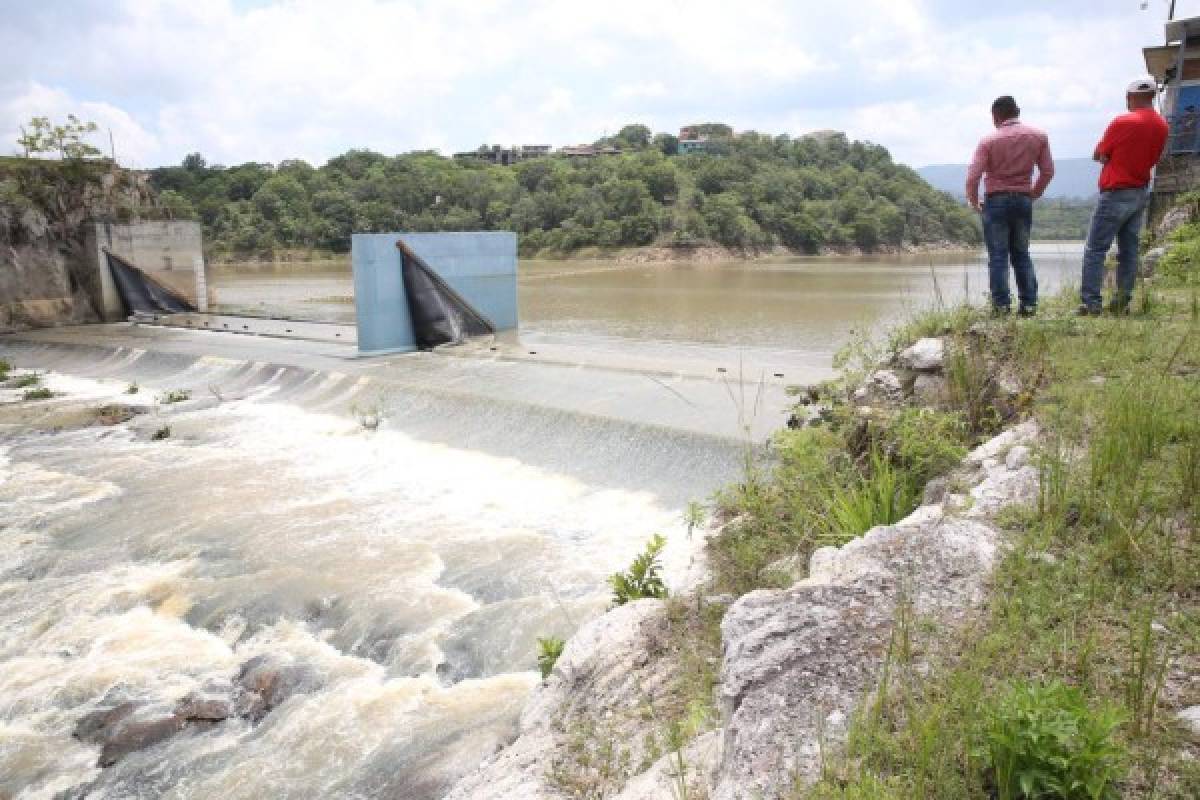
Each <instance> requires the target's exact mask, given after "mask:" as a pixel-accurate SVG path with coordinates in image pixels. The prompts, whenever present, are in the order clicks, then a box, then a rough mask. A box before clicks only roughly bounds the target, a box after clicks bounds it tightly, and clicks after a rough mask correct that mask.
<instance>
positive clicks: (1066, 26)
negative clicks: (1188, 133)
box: [0, 0, 1161, 165]
mask: <svg viewBox="0 0 1200 800" xmlns="http://www.w3.org/2000/svg"><path fill="white" fill-rule="evenodd" d="M1068 5H1071V6H1072V7H1076V8H1085V7H1086V8H1090V9H1092V10H1091V11H1090V12H1088V13H1087V14H1086V15H1084V14H1080V13H1078V12H1073V13H1070V14H1067V13H1059V14H1058V15H1057V16H1056V13H1057V11H1056V10H1057V9H1059V8H1060V5H1059V4H1057V3H1056V4H1054V5H1053V6H1047V5H1046V4H1044V3H1042V4H1038V3H1033V2H1029V3H1022V2H1015V3H1009V4H1007V5H1006V6H1005V7H1003V8H1001V7H995V8H992V7H989V8H988V9H987V16H986V17H982V16H980V14H978V13H966V12H965V11H964V7H963V5H962V4H961V3H947V2H942V0H859V1H858V2H856V3H853V4H850V3H821V4H817V3H797V2H792V1H791V0H741V2H739V3H737V4H729V3H728V2H726V0H688V1H687V2H684V1H683V0H609V2H607V3H603V4H597V3H563V2H561V1H560V0H525V1H524V2H522V1H521V0H404V1H400V2H392V1H391V0H342V1H341V2H339V3H336V4H334V3H329V2H325V1H324V0H266V1H265V2H256V3H254V4H253V5H252V6H250V7H239V6H236V5H234V4H233V3H232V2H231V0H209V1H208V2H203V3H195V2H191V1H190V0H122V2H118V3H114V4H102V3H99V2H94V3H93V2H83V0H81V1H80V2H78V3H76V4H75V5H74V6H65V5H64V6H62V7H59V6H54V5H51V6H50V7H49V10H47V9H38V8H34V9H33V10H26V9H13V10H10V11H9V12H8V18H7V19H6V23H5V26H4V29H3V30H0V75H2V76H5V77H3V78H0V134H3V135H5V136H7V141H12V138H13V137H12V132H13V131H15V130H16V128H17V126H18V125H19V123H20V122H21V121H23V120H26V119H28V117H29V116H32V115H33V114H35V113H38V114H51V115H59V116H61V115H64V114H65V113H67V112H68V111H74V112H76V113H80V114H82V115H84V116H87V117H90V118H92V119H95V121H96V122H97V123H99V124H101V125H102V126H104V127H111V128H112V130H113V134H114V137H115V138H116V140H117V151H118V153H117V154H118V157H122V158H126V159H128V160H130V161H131V162H133V163H135V164H138V165H150V164H156V163H177V162H178V161H179V160H180V159H181V158H182V157H183V155H185V154H186V153H188V152H191V151H200V152H202V153H204V155H205V156H206V157H207V158H208V159H209V160H210V161H213V162H222V163H236V162H240V161H245V160H260V161H279V160H281V159H283V158H289V157H302V158H306V159H308V160H310V161H314V162H320V161H323V160H325V159H327V158H329V157H331V156H333V155H336V154H338V153H340V152H343V151H345V150H346V149H349V148H350V147H370V148H374V149H377V150H380V151H382V152H386V153H395V152H400V151H404V150H410V149H416V148H431V147H432V148H439V149H442V150H444V151H451V150H456V149H464V148H472V147H475V146H476V145H478V144H479V143H480V142H483V141H500V142H506V143H508V142H512V143H517V142H522V141H538V142H545V143H555V144H564V143H568V142H576V141H589V140H591V139H594V138H596V137H598V136H599V135H601V134H602V133H603V132H604V131H605V130H607V131H609V132H612V131H615V130H617V129H619V128H620V126H621V125H623V124H625V123H628V122H643V123H646V124H650V125H652V126H653V127H655V129H657V130H674V129H675V128H677V127H678V126H679V125H681V124H686V123H688V122H692V121H696V120H699V119H704V120H721V121H725V122H728V123H730V124H732V125H734V126H735V127H736V128H739V129H748V128H753V129H756V130H760V131H766V132H778V133H784V132H790V133H799V132H802V131H804V130H811V129H813V128H829V127H839V128H845V129H846V130H847V131H848V132H849V133H851V134H852V135H854V136H857V137H861V138H867V139H870V140H872V141H875V142H878V143H880V144H883V145H885V146H887V147H889V149H891V150H892V151H893V152H894V153H895V154H896V156H897V157H898V158H899V159H901V160H904V161H908V162H910V163H925V162H927V161H939V160H943V161H944V160H954V161H958V160H963V159H964V158H966V157H967V156H968V155H969V152H970V148H971V147H972V146H973V144H974V141H975V139H976V138H977V137H978V135H980V134H981V133H982V132H985V131H986V127H987V107H988V105H989V104H990V102H991V100H992V98H993V97H995V96H996V95H997V94H1003V93H1012V94H1014V95H1016V96H1017V98H1018V100H1019V101H1020V102H1021V104H1022V106H1023V107H1024V108H1025V111H1026V116H1027V118H1029V119H1030V121H1032V122H1035V124H1040V125H1043V126H1044V127H1047V128H1050V129H1051V135H1052V137H1053V138H1054V141H1055V142H1056V143H1059V145H1058V148H1057V149H1058V150H1059V152H1060V153H1063V154H1067V155H1079V154H1083V153H1086V152H1089V151H1090V145H1091V141H1092V139H1093V136H1094V132H1095V131H1096V130H1097V129H1098V128H1099V127H1102V125H1103V123H1104V122H1105V121H1106V120H1107V117H1108V116H1109V115H1110V114H1111V113H1115V112H1116V111H1119V110H1120V108H1119V104H1120V96H1119V95H1120V92H1119V89H1120V87H1122V86H1123V85H1124V83H1125V82H1126V81H1127V80H1128V75H1129V74H1131V73H1134V72H1138V71H1140V69H1141V63H1140V48H1141V47H1142V46H1143V45H1145V44H1150V43H1154V42H1155V40H1156V38H1157V37H1159V36H1160V31H1161V27H1160V22H1159V21H1158V20H1157V19H1155V18H1152V17H1151V16H1150V15H1149V14H1139V13H1138V12H1137V10H1136V7H1134V6H1133V5H1132V4H1130V3H1126V2H1123V0H1097V2H1095V3H1092V4H1079V3H1072V4H1068ZM1010 6H1012V7H1013V8H1012V9H1010V10H1005V9H1008V8H1009V7H1010ZM47 15H49V16H47ZM55 15H58V16H62V17H64V19H61V20H60V19H58V16H55ZM1006 15H1007V16H1006ZM67 18H69V20H70V22H71V24H70V25H69V26H68V25H65V24H63V23H65V21H66V19H67ZM1113 87H1117V88H1116V90H1114V88H1113ZM105 144H106V142H105Z"/></svg>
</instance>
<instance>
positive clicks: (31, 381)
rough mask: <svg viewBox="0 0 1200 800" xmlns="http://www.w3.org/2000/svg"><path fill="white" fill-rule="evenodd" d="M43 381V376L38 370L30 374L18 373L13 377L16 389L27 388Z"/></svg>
mask: <svg viewBox="0 0 1200 800" xmlns="http://www.w3.org/2000/svg"><path fill="white" fill-rule="evenodd" d="M41 382H42V376H41V375H39V374H38V373H36V372H30V373H29V374H28V375H18V376H17V377H16V378H14V379H13V384H12V385H13V388H14V389H27V388H29V387H31V386H37V385H38V384H40V383H41Z"/></svg>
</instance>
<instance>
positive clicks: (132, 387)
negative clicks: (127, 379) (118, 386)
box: [125, 381, 140, 394]
mask: <svg viewBox="0 0 1200 800" xmlns="http://www.w3.org/2000/svg"><path fill="white" fill-rule="evenodd" d="M139 390H140V387H138V385H137V381H134V382H133V383H130V384H129V385H128V386H126V387H125V394H137V393H138V391H139Z"/></svg>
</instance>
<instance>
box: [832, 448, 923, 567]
mask: <svg viewBox="0 0 1200 800" xmlns="http://www.w3.org/2000/svg"><path fill="white" fill-rule="evenodd" d="M916 503H917V489H916V487H915V486H914V485H913V482H912V481H911V480H909V479H908V476H907V475H906V474H905V473H904V472H903V471H901V470H899V469H897V468H896V467H894V466H893V465H892V463H891V462H890V461H889V460H888V459H887V458H886V457H885V456H884V455H883V454H882V453H881V452H880V451H879V450H878V449H874V450H872V451H871V458H870V469H869V470H868V472H867V473H866V474H864V475H862V476H861V477H856V478H855V479H853V480H852V481H851V482H850V483H849V484H847V485H834V486H833V487H832V488H831V490H830V495H829V506H828V517H827V529H828V531H827V538H828V539H829V541H828V542H826V543H827V544H837V545H841V544H844V543H846V542H848V541H850V540H851V539H853V538H855V537H857V536H861V535H862V534H864V533H866V532H867V531H869V530H870V529H871V528H874V527H875V526H876V525H891V524H893V523H896V522H899V521H900V520H901V519H903V518H904V516H905V515H906V514H908V513H909V512H910V511H912V510H913V508H914V507H915V506H916Z"/></svg>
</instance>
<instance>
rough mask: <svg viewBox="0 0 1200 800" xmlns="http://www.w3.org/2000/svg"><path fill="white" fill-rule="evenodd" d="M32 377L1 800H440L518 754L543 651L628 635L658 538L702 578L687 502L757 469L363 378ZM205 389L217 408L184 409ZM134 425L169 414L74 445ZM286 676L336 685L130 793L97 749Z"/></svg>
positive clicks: (663, 437) (19, 492)
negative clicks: (592, 622)
mask: <svg viewBox="0 0 1200 800" xmlns="http://www.w3.org/2000/svg"><path fill="white" fill-rule="evenodd" d="M7 355H8V356H9V357H10V358H14V359H15V360H16V361H17V362H18V363H20V365H21V366H28V367H38V368H46V367H50V368H51V370H50V371H48V372H46V373H45V375H44V385H46V386H47V387H48V388H50V389H51V390H53V391H55V392H56V393H58V396H57V397H55V398H54V399H50V400H43V401H37V402H33V401H23V400H22V399H21V390H16V389H8V390H2V392H0V425H2V426H3V427H2V428H0V796H15V797H23V798H51V797H55V796H56V795H58V793H60V792H61V793H64V794H63V795H62V796H64V797H66V796H83V795H84V794H85V793H86V796H87V797H97V798H102V797H110V798H118V797H119V798H151V797H168V798H215V797H222V798H256V799H259V798H265V797H271V798H277V797H297V798H302V797H305V798H306V797H314V798H315V797H347V798H358V797H361V798H379V797H389V798H435V797H438V796H439V795H440V794H441V793H442V792H443V791H444V790H445V789H446V788H447V787H448V785H449V784H450V783H452V782H453V780H454V779H455V777H456V776H458V775H459V774H461V773H462V772H464V771H465V770H467V769H469V768H470V767H472V766H473V765H474V764H475V763H477V762H478V761H479V760H480V759H482V758H483V757H485V756H486V755H488V754H490V753H491V752H493V751H494V750H495V749H496V748H497V747H499V746H500V745H501V744H502V743H503V742H504V741H505V740H506V739H507V738H509V737H511V735H512V733H513V730H514V726H515V723H516V719H517V716H518V714H519V711H520V707H521V704H522V702H523V700H524V697H525V695H526V694H527V692H528V690H529V689H530V688H531V687H532V686H533V685H534V684H535V682H536V680H537V676H536V673H535V672H534V671H533V668H534V666H535V658H536V651H537V646H536V639H537V638H538V637H539V636H550V635H558V636H566V635H569V634H570V633H571V632H572V630H573V629H574V628H575V627H576V626H577V625H578V624H579V623H580V622H581V621H583V620H585V619H587V618H590V617H592V616H594V615H595V614H597V613H599V612H600V611H602V610H603V608H604V607H605V605H606V603H607V592H606V586H605V582H604V578H605V576H606V575H607V574H609V573H611V572H613V571H614V570H617V569H620V568H622V567H623V566H624V565H626V564H627V563H628V562H629V560H630V559H631V558H632V556H633V555H635V554H636V552H637V551H639V550H640V549H641V547H642V545H643V543H644V542H645V541H646V539H648V538H649V537H650V536H651V535H652V534H654V533H656V532H664V533H667V534H669V535H670V537H671V541H672V544H671V546H670V547H669V549H668V552H667V569H668V575H669V576H670V577H672V578H673V579H676V580H677V579H678V578H679V576H680V575H682V574H683V572H684V571H685V570H686V569H687V568H688V565H689V561H690V559H691V557H692V545H693V543H692V542H691V541H689V540H688V538H687V536H685V535H684V530H685V529H684V523H683V521H682V511H683V509H684V506H685V505H686V503H687V502H688V501H689V500H692V499H703V498H704V496H705V494H706V493H707V492H708V491H710V490H711V489H712V488H713V487H715V486H717V485H719V484H720V483H721V482H722V481H723V480H726V479H728V477H729V476H730V475H731V474H734V471H735V470H736V465H737V463H738V459H739V457H740V456H739V451H738V448H737V447H736V446H734V445H732V444H731V443H728V442H719V441H717V440H715V439H711V440H710V439H705V438H704V437H697V436H687V435H682V434H674V433H670V432H666V431H662V430H659V429H638V428H637V427H636V426H634V425H629V424H620V423H616V422H613V421H604V420H598V419H585V418H580V419H574V420H571V424H569V425H568V424H563V420H561V419H558V420H557V421H556V420H555V419H552V418H551V417H553V416H554V415H551V416H549V417H548V416H546V414H544V413H542V412H538V411H536V410H533V409H527V408H520V407H517V406H512V405H508V406H506V405H498V406H490V407H489V406H484V405H476V406H474V407H470V408H466V409H464V408H461V407H454V406H453V402H452V401H450V400H447V399H446V398H444V397H438V398H431V397H428V396H422V395H421V394H420V393H418V392H412V391H407V390H392V389H383V388H380V387H379V386H377V385H374V384H373V383H372V381H371V380H370V379H368V378H362V377H356V376H352V375H336V374H322V373H317V372H306V371H304V370H299V369H292V368H284V367H275V366H268V365H263V364H258V365H255V364H247V363H237V362H233V361H227V360H224V359H213V358H200V359H192V360H185V359H179V358H167V357H165V356H161V355H156V354H153V353H146V352H138V351H127V352H114V353H109V354H106V355H99V354H97V353H88V352H87V351H83V352H82V353H73V352H71V351H69V350H67V349H61V350H56V351H53V352H48V351H42V350H37V349H34V350H32V351H29V352H22V351H20V350H18V351H17V352H15V353H7ZM30 359H33V360H34V361H38V362H40V363H33V362H32V361H30ZM131 381H136V382H137V383H138V386H139V391H138V392H137V394H126V389H127V387H128V386H129V384H130V382H131ZM175 388H187V389H190V390H191V393H192V399H190V400H188V401H185V402H182V403H177V404H163V403H159V402H157V400H156V398H157V396H158V395H160V393H162V392H163V391H165V390H168V389H175ZM113 403H125V404H129V405H131V406H135V407H137V408H138V410H140V411H142V412H144V413H141V414H139V415H138V416H136V417H135V418H134V419H133V420H131V421H129V422H126V423H124V424H120V425H114V426H99V425H92V426H84V427H80V426H79V425H78V424H72V421H73V420H78V419H80V418H82V416H83V415H86V414H87V413H88V410H89V409H93V408H96V407H100V406H103V405H106V404H113ZM435 403H436V404H437V405H438V406H440V410H441V412H442V413H440V414H439V413H437V409H434V408H432V407H431V405H432V404H435ZM371 416H377V417H379V418H381V419H382V424H380V425H379V427H378V429H377V430H370V429H369V428H370V427H371V423H369V422H367V420H368V418H370V417H371ZM560 416H561V415H560ZM164 427H169V429H170V435H169V438H167V439H165V440H161V441H155V440H153V439H152V438H151V437H152V434H153V433H154V432H155V431H158V430H160V429H162V428H164ZM518 453H519V454H520V457H517V454H518ZM262 654H266V655H270V656H272V657H276V658H284V659H286V660H288V661H290V662H294V663H298V664H304V665H306V666H307V667H310V668H312V669H313V670H315V672H316V674H317V675H318V676H319V678H320V687H319V688H318V689H316V690H315V691H311V692H308V693H301V694H296V695H294V696H292V697H291V698H289V699H288V700H286V701H285V702H284V703H283V704H282V705H281V706H280V707H278V708H277V709H275V710H273V711H271V712H270V713H269V714H268V715H267V716H266V717H265V718H264V719H263V720H262V721H261V722H259V723H258V724H251V723H250V722H248V721H245V720H241V719H228V720H225V721H224V722H221V723H219V724H216V725H214V726H212V727H211V728H208V729H206V730H196V731H193V730H191V729H188V730H185V731H183V732H181V733H179V734H177V735H175V736H174V737H172V738H171V739H169V740H167V741H166V742H165V743H162V744H159V745H157V746H155V747H152V748H149V749H146V750H143V751H141V752H135V753H133V754H131V755H129V756H127V757H125V758H124V759H122V760H121V761H119V762H118V763H117V764H116V765H115V766H112V767H108V768H105V769H100V768H98V767H97V766H96V760H97V753H98V748H97V747H96V746H95V745H92V744H88V743H86V742H82V741H79V740H76V739H74V738H73V737H72V731H73V729H74V727H75V725H76V723H77V722H78V721H79V719H80V718H81V717H83V716H84V715H85V714H87V713H88V712H91V711H94V710H96V709H102V708H108V707H111V706H113V705H115V704H117V703H119V702H126V701H131V702H134V703H136V704H137V705H138V706H139V707H141V708H143V709H149V710H151V711H153V710H155V709H157V710H159V711H161V712H162V713H170V711H171V709H172V708H173V707H174V706H175V704H176V703H177V702H178V701H179V699H180V698H182V697H184V696H185V695H187V694H188V693H189V692H192V691H194V690H197V689H202V688H204V687H212V686H222V685H224V686H227V685H228V684H229V682H230V680H231V679H232V677H233V676H234V675H235V673H236V672H237V670H238V667H239V665H241V664H243V663H244V662H246V661H247V660H248V659H250V658H252V657H254V656H257V655H262Z"/></svg>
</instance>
